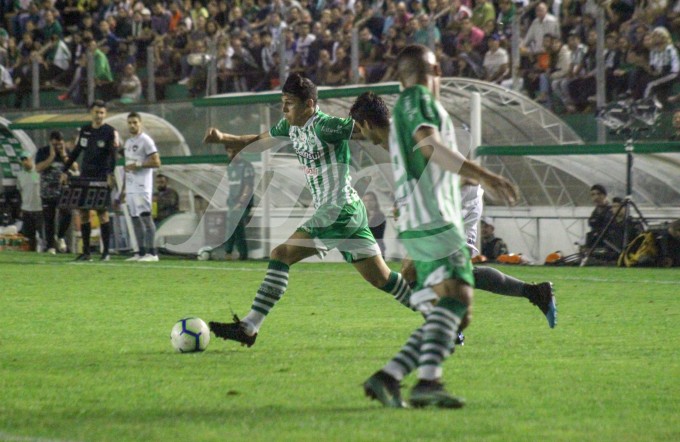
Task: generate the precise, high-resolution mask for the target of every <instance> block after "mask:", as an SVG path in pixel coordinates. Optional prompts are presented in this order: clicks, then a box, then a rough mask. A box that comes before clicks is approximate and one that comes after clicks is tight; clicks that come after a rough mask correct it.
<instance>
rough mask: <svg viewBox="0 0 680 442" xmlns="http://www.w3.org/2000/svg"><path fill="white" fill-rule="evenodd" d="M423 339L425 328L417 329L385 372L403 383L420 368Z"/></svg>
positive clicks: (385, 368)
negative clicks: (407, 376)
mask: <svg viewBox="0 0 680 442" xmlns="http://www.w3.org/2000/svg"><path fill="white" fill-rule="evenodd" d="M422 339H423V327H420V328H417V329H416V330H415V331H414V332H413V333H411V336H409V338H408V341H406V344H404V346H403V347H402V348H401V350H399V353H397V354H396V356H395V357H394V358H392V360H391V361H390V362H388V363H387V365H385V366H384V367H383V369H382V370H383V371H384V372H385V373H387V374H389V375H390V376H392V377H393V378H394V379H396V380H398V381H401V380H402V379H404V378H405V377H406V375H408V374H409V373H411V372H412V371H413V370H415V368H416V367H417V366H418V355H419V354H420V343H421V341H422Z"/></svg>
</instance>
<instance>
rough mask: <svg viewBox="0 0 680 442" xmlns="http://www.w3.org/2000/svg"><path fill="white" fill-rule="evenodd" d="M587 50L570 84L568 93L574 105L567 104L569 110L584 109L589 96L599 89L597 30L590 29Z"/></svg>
mask: <svg viewBox="0 0 680 442" xmlns="http://www.w3.org/2000/svg"><path fill="white" fill-rule="evenodd" d="M587 38H588V40H587V42H586V43H587V51H586V53H585V56H584V57H583V59H582V64H581V68H580V70H579V71H578V73H577V74H576V76H575V77H574V78H573V79H572V81H571V82H570V83H569V86H568V93H569V97H570V100H571V102H572V104H573V106H567V112H573V111H575V110H578V111H583V110H584V109H585V107H586V106H587V105H588V97H590V96H594V95H595V92H596V90H597V84H596V82H595V74H596V72H597V60H596V58H597V54H596V52H597V31H596V30H595V29H592V30H590V31H588V37H587Z"/></svg>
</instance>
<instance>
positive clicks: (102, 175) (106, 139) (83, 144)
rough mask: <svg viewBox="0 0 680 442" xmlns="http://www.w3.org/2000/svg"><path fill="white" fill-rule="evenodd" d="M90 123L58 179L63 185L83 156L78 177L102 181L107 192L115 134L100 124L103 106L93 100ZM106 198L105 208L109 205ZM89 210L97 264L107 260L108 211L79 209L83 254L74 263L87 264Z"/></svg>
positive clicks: (116, 142) (116, 144)
mask: <svg viewBox="0 0 680 442" xmlns="http://www.w3.org/2000/svg"><path fill="white" fill-rule="evenodd" d="M90 114H91V115H92V123H91V124H88V125H87V126H84V127H82V128H81V129H80V132H79V134H78V141H77V144H76V147H75V149H74V150H73V153H72V154H71V155H70V157H69V159H68V161H66V163H65V164H64V168H63V170H62V172H63V173H62V175H61V179H62V182H66V180H67V179H68V175H66V171H68V170H69V168H70V167H71V164H73V163H74V162H75V161H76V160H77V159H78V157H79V156H80V154H81V153H82V154H83V159H82V161H81V165H80V166H81V167H80V169H81V173H80V176H81V178H83V179H86V180H88V181H106V182H107V183H108V185H109V188H113V187H114V185H115V178H114V175H113V170H114V168H115V166H116V150H117V149H118V147H119V145H120V141H119V137H118V132H116V130H115V129H114V128H113V126H110V125H108V124H104V118H106V103H105V102H104V101H102V100H96V101H95V102H94V103H92V105H91V106H90ZM110 202H111V201H110V198H109V200H108V201H107V206H108V204H110ZM90 209H95V210H96V211H97V216H98V217H99V223H100V230H101V237H102V242H103V244H104V248H103V250H102V255H101V261H108V260H109V241H110V239H111V224H110V223H109V210H108V209H109V208H108V207H105V208H101V207H99V208H97V207H91V208H81V209H80V221H81V224H80V226H81V227H80V232H81V236H82V238H83V253H82V254H81V255H79V256H78V257H77V258H76V261H91V260H92V259H91V257H90V233H91V231H92V229H91V227H90Z"/></svg>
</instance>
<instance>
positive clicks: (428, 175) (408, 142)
mask: <svg viewBox="0 0 680 442" xmlns="http://www.w3.org/2000/svg"><path fill="white" fill-rule="evenodd" d="M396 66H397V75H398V77H399V81H400V82H401V84H402V86H403V88H404V90H403V91H402V93H401V94H400V97H399V100H398V101H397V103H396V105H395V107H394V112H393V115H394V116H393V121H392V124H391V125H390V135H389V150H390V157H391V159H392V165H393V169H394V179H395V184H396V193H395V196H396V198H397V210H398V211H399V219H398V221H397V230H398V232H399V239H400V241H401V243H402V244H403V245H404V247H405V248H406V250H407V252H408V254H409V256H410V257H411V258H412V259H413V261H414V266H415V269H416V275H417V280H416V287H415V291H414V293H413V295H412V303H417V301H415V300H416V299H418V298H419V297H420V296H422V295H425V296H426V297H429V296H430V295H431V294H432V292H433V293H434V294H436V296H437V297H438V298H439V300H438V302H437V304H436V306H435V307H434V308H432V309H431V310H430V312H429V313H427V316H426V319H425V323H424V324H423V325H422V326H421V327H419V328H418V329H416V330H415V331H414V332H413V333H412V334H411V336H410V337H409V339H408V341H407V342H406V345H405V346H404V347H403V348H402V349H401V350H400V351H399V353H398V354H397V355H396V356H395V357H394V358H393V359H392V360H391V361H389V362H388V363H387V365H385V366H384V367H383V368H382V369H381V370H379V371H378V372H376V373H375V374H373V375H372V376H371V377H370V378H369V379H367V380H366V382H365V383H364V390H365V392H366V394H367V395H368V396H369V397H372V398H375V399H378V400H379V401H380V402H382V403H383V404H384V405H385V406H388V407H402V406H403V402H402V399H401V392H400V390H399V382H400V381H401V379H402V378H403V377H404V376H405V375H406V374H408V373H409V372H411V371H412V370H414V369H415V368H416V367H417V368H418V383H417V384H416V385H415V386H414V387H413V389H412V391H411V397H410V402H411V405H413V406H415V407H424V406H437V407H441V408H459V407H462V406H463V405H464V401H463V400H462V399H460V398H457V397H454V396H452V395H450V394H449V393H448V392H447V391H446V390H445V389H444V386H443V384H442V383H441V377H442V364H443V362H444V360H445V359H446V358H447V357H448V356H449V355H450V353H451V349H452V348H453V340H454V338H455V336H456V332H457V331H459V330H462V329H464V328H465V327H466V326H467V325H468V324H469V321H470V313H471V308H472V299H473V293H472V287H473V285H474V278H473V276H472V265H471V263H470V257H469V253H468V249H467V247H466V236H465V231H464V228H463V219H462V216H461V202H460V191H459V182H458V179H459V178H458V175H462V176H467V177H470V178H474V179H477V180H478V181H479V182H480V183H481V184H482V185H483V186H484V187H485V188H486V189H487V190H488V191H490V193H491V194H492V195H495V196H496V197H500V198H501V199H503V200H505V201H507V202H509V203H514V202H515V201H516V199H517V191H516V189H515V187H514V186H513V185H512V184H511V183H510V182H509V181H507V180H506V179H504V178H503V177H500V176H498V175H496V174H493V173H491V172H489V171H487V170H486V169H484V168H482V167H480V166H478V165H476V164H475V163H472V162H470V161H468V160H467V159H465V157H464V156H463V155H461V154H460V153H459V152H458V150H457V146H456V139H455V134H454V131H453V123H452V121H451V117H450V116H449V115H448V113H447V112H446V110H445V109H444V108H443V106H442V105H441V104H440V103H439V102H438V101H437V97H438V95H439V77H440V75H441V71H440V69H439V65H438V64H437V62H436V59H435V56H434V54H433V53H432V51H430V50H429V49H428V48H426V47H425V46H421V45H410V46H407V47H406V48H404V49H403V50H402V51H401V53H400V54H399V56H398V57H397V65H396Z"/></svg>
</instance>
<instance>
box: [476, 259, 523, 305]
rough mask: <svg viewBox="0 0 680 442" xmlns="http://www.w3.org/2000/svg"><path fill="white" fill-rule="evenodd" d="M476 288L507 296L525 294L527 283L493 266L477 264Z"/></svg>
mask: <svg viewBox="0 0 680 442" xmlns="http://www.w3.org/2000/svg"><path fill="white" fill-rule="evenodd" d="M473 272H474V276H475V288H476V289H479V290H484V291H487V292H491V293H497V294H499V295H505V296H524V297H527V298H528V296H527V294H526V286H527V285H528V284H526V283H525V282H524V281H520V280H519V279H517V278H513V277H512V276H510V275H506V274H505V273H502V272H500V271H499V270H496V269H494V268H493V267H486V266H476V267H475V269H474V271H473Z"/></svg>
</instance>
